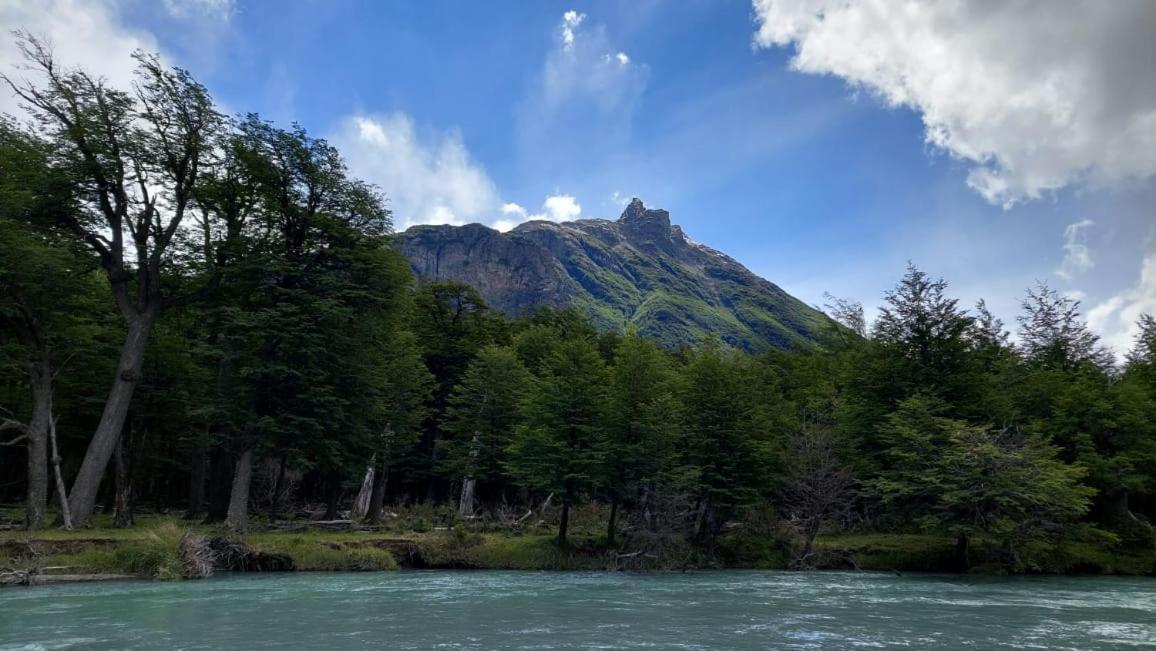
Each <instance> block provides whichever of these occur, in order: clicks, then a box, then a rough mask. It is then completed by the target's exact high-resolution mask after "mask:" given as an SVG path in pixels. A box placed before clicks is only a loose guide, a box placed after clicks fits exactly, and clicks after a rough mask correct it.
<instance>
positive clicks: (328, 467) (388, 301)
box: [219, 116, 411, 529]
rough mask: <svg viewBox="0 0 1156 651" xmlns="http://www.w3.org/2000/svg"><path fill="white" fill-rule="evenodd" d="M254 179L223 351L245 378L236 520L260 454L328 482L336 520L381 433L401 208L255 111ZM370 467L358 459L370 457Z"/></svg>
mask: <svg viewBox="0 0 1156 651" xmlns="http://www.w3.org/2000/svg"><path fill="white" fill-rule="evenodd" d="M240 129H241V131H242V132H243V133H245V134H247V143H248V147H250V148H251V150H250V152H249V154H248V155H247V159H248V160H249V163H248V165H249V169H250V172H248V174H247V176H248V177H250V178H252V179H253V180H254V181H255V182H256V183H257V184H258V185H257V187H258V191H259V193H258V203H257V204H256V208H255V210H254V212H253V214H252V215H251V216H250V217H249V218H248V222H249V223H248V224H247V226H246V228H244V229H243V230H242V231H241V237H242V240H241V244H242V245H243V247H244V249H245V254H244V256H243V257H242V258H241V259H240V260H238V261H237V262H236V263H234V264H233V265H232V268H231V269H230V270H229V272H228V282H229V283H230V284H231V285H232V289H231V291H232V292H234V294H235V299H234V302H233V303H232V304H231V305H229V307H228V308H226V310H224V311H223V312H222V314H221V315H220V319H219V322H220V323H219V325H220V327H221V328H222V329H223V332H224V333H225V336H224V340H223V341H222V346H223V347H224V349H225V350H226V354H228V355H229V356H231V358H232V361H231V362H230V364H231V366H232V367H233V368H234V369H235V370H234V372H235V373H236V374H237V376H238V377H239V378H240V379H241V382H240V386H239V387H238V393H239V395H240V396H243V397H244V400H242V401H238V400H236V398H237V397H238V396H237V395H234V396H231V398H232V399H233V400H234V402H236V403H237V404H239V405H243V408H241V409H237V410H234V412H233V416H234V417H235V418H236V420H235V421H234V423H233V425H232V427H231V431H232V436H231V439H232V441H231V443H232V445H233V446H234V448H235V451H236V458H237V461H236V469H235V471H234V473H233V482H232V488H231V490H230V495H231V497H230V503H229V512H228V516H227V518H226V524H228V525H229V526H231V527H233V528H237V529H243V528H244V527H245V526H246V522H247V510H248V498H249V483H250V479H251V469H252V465H253V461H254V457H255V456H256V455H257V454H259V453H261V452H266V453H269V452H271V453H273V454H274V455H276V457H277V458H280V459H287V458H297V459H301V460H303V462H304V463H306V464H307V469H309V470H312V471H314V472H316V473H317V474H318V475H319V476H320V478H321V481H322V482H323V483H324V485H325V494H326V502H327V511H328V515H329V516H330V517H331V518H332V517H335V514H336V508H337V505H336V502H337V499H338V497H339V492H340V490H341V483H342V481H343V480H344V479H345V478H346V477H347V475H348V472H349V468H351V467H352V463H350V462H351V461H352V460H357V461H359V462H360V461H362V459H364V458H365V457H368V456H369V450H370V449H371V448H372V447H373V445H372V436H373V434H375V433H376V432H378V431H379V426H380V423H379V422H378V420H377V418H376V413H377V411H379V409H378V403H377V400H376V396H377V395H378V393H377V392H378V389H379V387H380V377H381V372H380V367H381V365H382V364H383V363H385V362H386V358H385V357H384V356H381V355H374V354H366V353H365V351H366V347H367V346H368V349H369V350H374V349H375V348H377V347H378V346H380V345H384V344H385V342H386V341H387V340H388V338H389V333H390V330H391V329H392V327H393V324H394V322H395V321H396V318H395V316H394V315H395V313H396V312H397V311H398V310H400V309H402V306H403V305H404V301H402V300H401V297H402V296H403V295H404V294H405V292H406V291H407V290H408V288H409V285H410V282H411V276H410V273H409V270H408V265H406V264H405V263H404V262H403V261H402V260H401V259H400V257H399V254H397V253H396V252H393V251H392V250H390V249H389V248H388V246H387V244H388V234H389V232H390V228H391V222H390V214H389V211H388V210H387V209H386V208H385V207H384V204H383V198H382V197H381V196H380V194H379V193H378V192H377V191H376V189H375V188H373V187H371V186H367V185H365V184H364V183H362V182H360V181H357V180H355V179H352V178H350V177H349V175H348V173H347V170H346V167H345V164H344V162H343V161H342V160H341V157H340V155H339V154H338V152H337V150H336V149H335V148H333V147H332V146H331V145H329V144H328V143H327V142H325V141H324V140H320V139H317V138H313V137H311V136H310V135H309V134H308V133H306V132H305V131H304V129H302V128H301V127H300V126H297V125H294V126H293V127H292V128H291V129H288V130H284V129H279V128H276V127H275V126H273V125H271V124H269V123H267V122H263V121H261V120H260V119H258V118H257V117H256V116H249V117H248V118H247V119H246V120H245V121H244V123H242V124H241V125H240ZM358 465H360V464H358Z"/></svg>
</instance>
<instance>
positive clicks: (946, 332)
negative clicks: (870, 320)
mask: <svg viewBox="0 0 1156 651" xmlns="http://www.w3.org/2000/svg"><path fill="white" fill-rule="evenodd" d="M946 291H947V282H946V281H944V280H943V279H938V280H932V278H931V277H930V276H928V275H927V273H925V272H923V271H921V270H919V269H918V268H916V267H915V266H914V265H911V264H909V265H908V266H907V273H906V274H905V275H904V276H903V278H902V279H901V280H900V281H899V284H898V285H896V287H895V289H893V290H891V291H889V292H887V293H886V294H885V304H884V306H883V307H882V308H881V309H880V310H879V318H878V319H877V320H876V321H875V328H874V338H875V340H876V341H878V342H879V343H881V344H882V345H883V346H884V347H885V348H887V349H888V350H890V351H893V352H894V353H895V354H896V355H897V357H898V362H899V364H900V368H901V370H902V372H901V374H900V376H899V378H901V380H900V381H901V382H903V383H905V384H906V385H907V386H908V387H909V388H908V389H907V390H906V391H904V394H905V395H912V394H913V393H915V392H916V391H919V392H924V393H930V394H934V395H937V396H940V397H941V398H943V399H944V400H947V401H949V402H951V401H962V400H963V399H965V398H966V397H967V396H968V390H969V388H970V387H971V386H972V385H971V380H972V369H971V368H970V365H969V359H968V356H967V352H968V344H967V335H968V332H969V331H970V330H971V328H972V324H973V322H974V320H973V319H972V318H971V317H969V316H968V315H967V314H966V312H964V311H963V310H960V309H959V306H958V301H957V300H956V299H953V298H948V297H947V294H946ZM897 379H898V378H897Z"/></svg>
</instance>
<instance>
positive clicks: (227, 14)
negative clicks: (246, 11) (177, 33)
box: [164, 0, 237, 20]
mask: <svg viewBox="0 0 1156 651" xmlns="http://www.w3.org/2000/svg"><path fill="white" fill-rule="evenodd" d="M164 5H165V10H166V11H168V12H169V15H171V16H172V17H173V18H180V19H184V18H212V19H216V20H229V19H230V18H232V17H233V13H234V12H235V11H236V10H237V6H236V4H235V2H234V0H164Z"/></svg>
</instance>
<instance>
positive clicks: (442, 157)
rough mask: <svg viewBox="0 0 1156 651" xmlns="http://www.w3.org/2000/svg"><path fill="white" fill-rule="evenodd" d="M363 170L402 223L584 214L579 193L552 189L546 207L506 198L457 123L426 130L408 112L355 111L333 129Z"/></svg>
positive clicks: (358, 171) (506, 223) (498, 222)
mask: <svg viewBox="0 0 1156 651" xmlns="http://www.w3.org/2000/svg"><path fill="white" fill-rule="evenodd" d="M331 141H332V142H333V144H334V145H336V146H337V147H338V149H339V150H340V151H341V153H342V155H343V156H344V157H345V160H346V163H347V164H348V165H349V169H350V171H351V172H352V173H353V174H354V175H355V176H357V177H358V178H361V179H364V180H366V181H368V182H370V183H374V184H376V185H377V186H378V187H380V188H381V189H382V191H383V192H385V195H386V198H387V199H388V200H389V204H390V208H391V209H392V210H393V216H394V222H395V224H396V225H397V227H398V228H399V229H400V230H404V229H406V228H409V227H410V226H414V225H418V224H450V225H454V226H461V225H463V224H469V223H480V224H486V225H489V226H491V227H493V228H496V229H497V230H499V231H508V230H510V229H512V228H514V227H515V226H517V225H518V224H520V223H522V222H525V221H530V220H547V221H553V222H563V221H570V220H572V219H577V218H578V216H579V215H581V213H582V206H581V205H580V204H579V203H578V200H577V199H576V198H574V197H572V196H570V195H566V194H554V195H550V196H548V197H546V200H545V201H544V202H543V203H542V208H541V210H540V211H539V212H535V213H531V212H530V211H529V210H527V209H526V208H524V207H523V206H521V205H520V204H518V203H514V202H511V201H503V200H502V199H501V197H500V194H499V192H498V190H497V186H496V184H495V183H494V181H493V180H492V179H491V178H490V176H489V174H487V173H486V170H485V168H484V167H483V166H482V165H481V164H480V163H477V162H475V161H474V160H473V159H472V158H471V157H470V153H469V151H468V150H467V148H466V145H465V143H464V142H463V141H462V137H461V135H460V134H459V133H457V132H456V131H453V130H450V131H444V132H439V131H436V130H425V131H422V130H419V129H418V127H417V126H416V125H415V124H414V121H413V119H412V118H411V117H410V116H408V115H406V114H404V113H392V114H388V115H355V116H351V117H349V118H346V119H345V120H343V121H342V123H341V125H340V126H339V127H338V129H337V132H336V133H335V134H334V135H333V136H332V138H331Z"/></svg>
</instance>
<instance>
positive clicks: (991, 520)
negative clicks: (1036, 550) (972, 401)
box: [870, 397, 1095, 566]
mask: <svg viewBox="0 0 1156 651" xmlns="http://www.w3.org/2000/svg"><path fill="white" fill-rule="evenodd" d="M941 409H942V405H939V404H937V403H936V401H935V400H929V399H927V398H923V397H914V398H911V399H909V400H907V401H905V402H904V403H902V404H901V405H900V407H899V409H898V410H897V411H896V412H895V413H894V414H893V415H892V417H891V418H890V419H889V423H888V429H887V434H888V440H889V442H890V444H891V448H890V450H889V454H890V455H891V456H892V458H893V460H894V463H893V464H892V467H891V468H890V469H888V470H886V471H884V472H883V473H881V475H880V476H879V477H878V478H877V479H875V480H873V481H872V482H870V485H871V486H872V487H873V488H874V489H875V490H877V491H878V493H879V494H880V495H881V496H882V497H883V500H884V504H886V505H888V506H890V507H892V508H894V509H897V510H898V511H899V512H902V513H907V514H909V515H910V517H912V518H914V519H915V520H916V521H917V522H920V523H921V524H922V525H923V526H924V527H926V528H928V529H933V530H944V529H946V530H948V531H951V532H953V533H954V534H955V535H957V537H958V539H959V545H958V547H957V550H958V552H959V554H960V561H961V563H962V564H964V565H965V566H966V565H967V563H968V560H967V557H968V554H967V550H968V546H969V541H970V539H971V538H972V537H974V536H975V535H976V534H979V533H984V534H989V535H993V536H996V537H998V538H999V539H1001V540H1003V541H1004V544H1005V549H1006V550H1007V551H1008V552H1009V553H1010V554H1011V557H1010V560H1011V562H1012V564H1013V565H1014V564H1016V557H1015V546H1016V543H1017V542H1019V541H1022V540H1023V539H1025V538H1026V537H1029V536H1031V535H1034V534H1039V533H1042V532H1048V531H1054V530H1056V529H1058V528H1059V527H1060V526H1061V525H1063V524H1065V523H1067V522H1069V521H1072V520H1075V519H1077V518H1078V517H1080V516H1081V515H1083V514H1084V513H1085V512H1086V511H1087V509H1088V504H1089V500H1090V498H1091V496H1092V495H1093V494H1094V493H1095V490H1094V489H1092V488H1090V487H1088V486H1085V485H1083V484H1082V483H1081V481H1080V480H1081V479H1082V478H1083V477H1084V476H1085V474H1086V470H1085V469H1084V468H1082V467H1080V466H1076V465H1067V464H1065V463H1063V462H1062V461H1060V460H1059V459H1058V458H1057V453H1058V452H1059V449H1058V448H1056V447H1054V446H1052V445H1050V444H1048V443H1047V442H1046V441H1045V440H1044V439H1042V438H1041V437H1037V436H1023V435H1015V434H1012V433H1009V432H1005V431H998V432H997V431H992V430H990V429H988V428H986V427H977V426H973V425H968V424H967V423H965V422H962V421H959V420H953V419H949V418H945V417H943V416H940V415H938V413H937V412H938V411H939V410H941Z"/></svg>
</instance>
